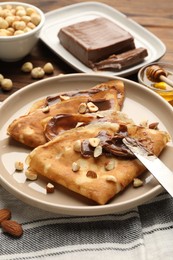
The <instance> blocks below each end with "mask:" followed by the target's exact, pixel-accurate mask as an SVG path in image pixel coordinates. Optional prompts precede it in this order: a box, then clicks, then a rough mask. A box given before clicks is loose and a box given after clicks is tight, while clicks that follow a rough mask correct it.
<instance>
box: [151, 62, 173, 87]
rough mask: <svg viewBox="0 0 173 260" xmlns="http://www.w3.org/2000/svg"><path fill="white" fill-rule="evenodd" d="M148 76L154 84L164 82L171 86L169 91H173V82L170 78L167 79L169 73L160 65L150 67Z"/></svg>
mask: <svg viewBox="0 0 173 260" xmlns="http://www.w3.org/2000/svg"><path fill="white" fill-rule="evenodd" d="M146 75H147V77H148V79H149V80H151V81H153V82H158V81H163V82H165V83H167V84H168V85H169V86H171V87H168V88H167V90H169V89H170V90H172V87H173V81H172V80H171V79H169V78H167V72H166V71H165V70H164V69H163V68H161V67H160V66H158V65H152V66H149V67H148V68H147V70H146Z"/></svg>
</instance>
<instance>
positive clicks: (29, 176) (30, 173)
mask: <svg viewBox="0 0 173 260" xmlns="http://www.w3.org/2000/svg"><path fill="white" fill-rule="evenodd" d="M25 176H26V178H27V179H28V180H30V181H35V180H36V179H37V178H38V175H37V173H36V172H34V171H33V170H32V169H31V168H28V169H27V170H26V172H25Z"/></svg>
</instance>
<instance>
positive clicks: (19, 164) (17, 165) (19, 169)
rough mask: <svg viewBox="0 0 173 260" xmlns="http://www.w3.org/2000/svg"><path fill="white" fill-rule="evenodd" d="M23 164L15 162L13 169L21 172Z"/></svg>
mask: <svg viewBox="0 0 173 260" xmlns="http://www.w3.org/2000/svg"><path fill="white" fill-rule="evenodd" d="M23 168H24V167H23V163H22V162H19V161H17V162H15V169H16V170H17V171H23Z"/></svg>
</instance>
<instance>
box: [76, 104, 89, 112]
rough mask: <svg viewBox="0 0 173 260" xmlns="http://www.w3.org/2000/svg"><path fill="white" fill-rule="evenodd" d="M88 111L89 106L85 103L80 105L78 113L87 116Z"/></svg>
mask: <svg viewBox="0 0 173 260" xmlns="http://www.w3.org/2000/svg"><path fill="white" fill-rule="evenodd" d="M86 110H87V105H86V104H85V103H80V105H79V109H78V112H79V113H80V114H85V113H86Z"/></svg>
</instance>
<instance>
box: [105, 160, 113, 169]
mask: <svg viewBox="0 0 173 260" xmlns="http://www.w3.org/2000/svg"><path fill="white" fill-rule="evenodd" d="M114 168H115V160H110V161H108V162H107V163H106V164H105V170H107V171H111V170H113V169H114Z"/></svg>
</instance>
